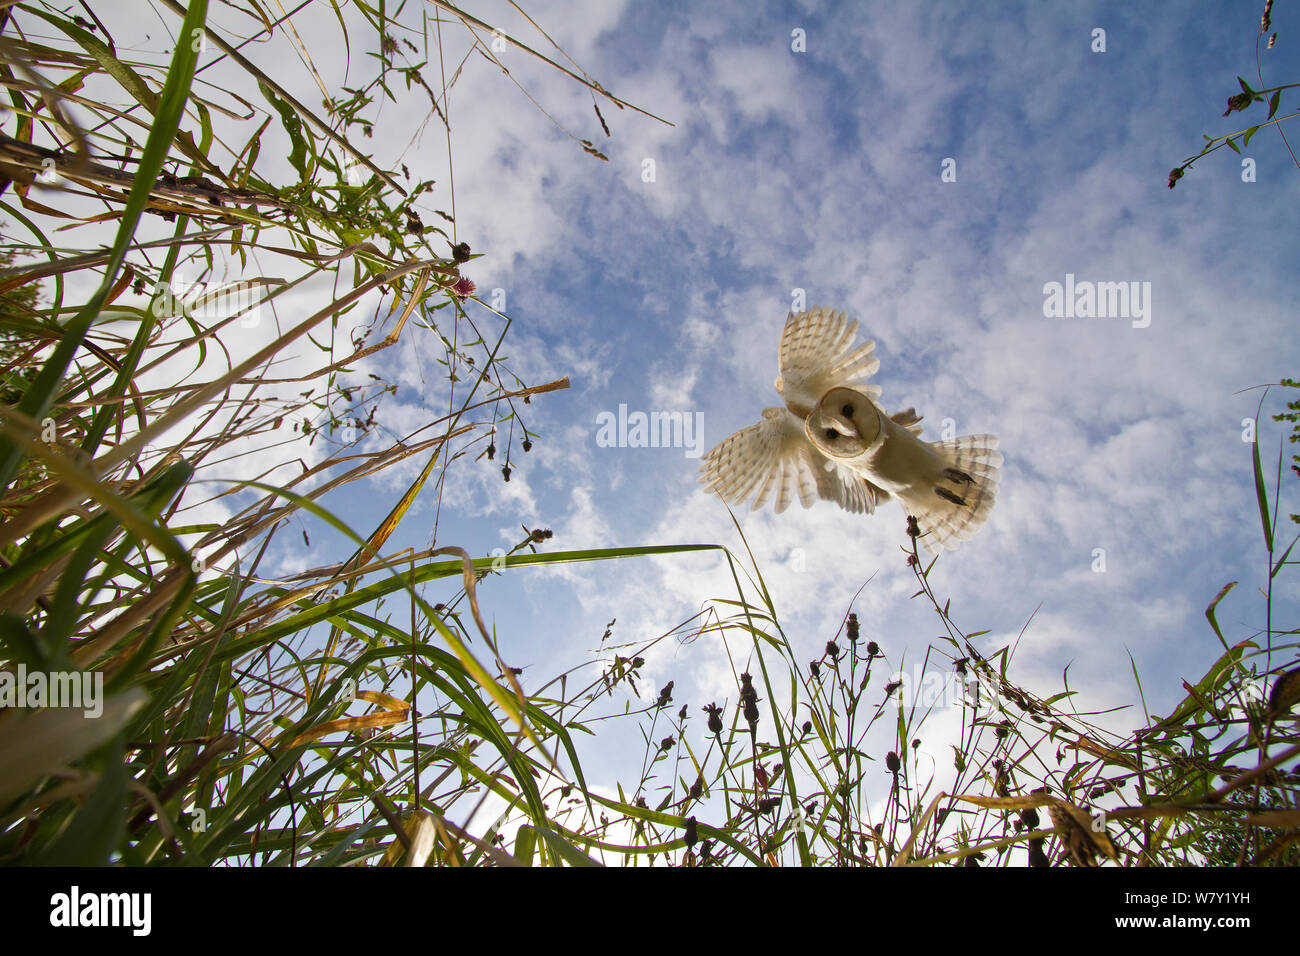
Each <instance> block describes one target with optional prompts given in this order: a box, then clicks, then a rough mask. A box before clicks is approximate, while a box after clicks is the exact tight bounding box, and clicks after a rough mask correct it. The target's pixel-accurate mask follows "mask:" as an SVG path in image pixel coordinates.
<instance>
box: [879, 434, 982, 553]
mask: <svg viewBox="0 0 1300 956" xmlns="http://www.w3.org/2000/svg"><path fill="white" fill-rule="evenodd" d="M931 447H932V448H934V449H935V450H936V451H937V452H939V454H940V455H942V456H943V458H944V461H945V463H946V465H945V468H944V472H943V476H942V478H940V480H939V482H938V483H937V484H936V485H935V487H934V489H933V490H932V493H931V494H930V495H928V496H926V495H924V494H922V495H920V496H917V497H915V498H914V499H913V500H910V501H906V502H903V507H904V508H905V509H906V510H907V513H908V514H911V515H914V516H915V517H916V520H917V525H918V526H919V527H920V530H921V543H922V544H923V545H925V547H926V550H928V551H929V552H930V553H931V554H938V553H939V552H940V551H941V550H943V549H944V548H949V549H956V548H957V547H958V546H959V545H960V544H961V542H963V541H965V540H966V539H967V538H969V537H971V535H973V534H974V533H975V532H976V531H978V530H979V529H980V526H981V525H983V524H984V522H985V521H987V520H988V517H989V513H990V512H991V511H992V510H993V501H994V499H995V498H996V497H997V490H998V466H1000V465H1001V464H1002V460H1003V459H1002V453H1001V452H1000V451H998V450H997V448H998V440H997V437H996V436H994V435H966V436H965V437H962V438H952V439H949V440H947V441H938V442H934V443H933V444H932V445H931Z"/></svg>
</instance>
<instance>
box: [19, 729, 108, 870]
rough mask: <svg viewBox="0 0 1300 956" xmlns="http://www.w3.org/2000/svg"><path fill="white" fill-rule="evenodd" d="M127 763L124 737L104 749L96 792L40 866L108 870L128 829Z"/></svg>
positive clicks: (47, 852)
mask: <svg viewBox="0 0 1300 956" xmlns="http://www.w3.org/2000/svg"><path fill="white" fill-rule="evenodd" d="M127 780H128V777H127V773H126V760H125V755H124V754H123V752H122V735H121V734H118V735H117V736H116V737H114V738H113V740H112V742H111V743H110V744H109V746H108V747H106V748H105V754H104V769H103V772H102V773H100V775H99V783H97V784H96V785H95V790H94V792H93V793H91V795H90V799H88V800H87V801H86V803H85V806H83V807H82V808H81V809H80V810H78V811H77V813H76V815H75V816H74V817H73V818H72V822H71V823H70V824H69V825H68V828H67V829H66V830H64V831H63V833H62V834H61V835H60V836H59V837H58V839H57V840H55V841H54V843H53V844H51V845H50V846H49V847H48V848H47V849H46V851H45V852H44V853H42V854H41V856H40V858H39V863H40V865H41V866H105V865H107V864H108V863H109V862H110V860H109V857H110V856H111V855H112V853H113V851H114V850H116V849H117V845H118V843H120V842H121V840H122V831H123V830H124V829H125V827H126V785H127Z"/></svg>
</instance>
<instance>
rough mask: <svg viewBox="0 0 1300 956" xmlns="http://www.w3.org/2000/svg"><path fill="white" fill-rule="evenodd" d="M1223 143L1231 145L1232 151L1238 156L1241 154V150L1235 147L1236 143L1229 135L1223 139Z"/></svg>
mask: <svg viewBox="0 0 1300 956" xmlns="http://www.w3.org/2000/svg"><path fill="white" fill-rule="evenodd" d="M1224 145H1225V146H1230V147H1232V151H1233V152H1234V153H1236V154H1237V155H1239V156H1240V155H1241V150H1239V149H1238V148H1237V144H1236V143H1234V142H1233V141H1232V137H1231V136H1229V137H1228V138H1227V139H1226V140H1224Z"/></svg>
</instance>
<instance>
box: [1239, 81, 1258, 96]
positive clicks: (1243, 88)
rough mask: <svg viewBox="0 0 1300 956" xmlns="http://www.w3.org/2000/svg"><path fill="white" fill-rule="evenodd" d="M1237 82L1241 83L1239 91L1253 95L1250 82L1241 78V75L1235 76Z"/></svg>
mask: <svg viewBox="0 0 1300 956" xmlns="http://www.w3.org/2000/svg"><path fill="white" fill-rule="evenodd" d="M1237 82H1238V83H1240V84H1241V92H1243V93H1247V94H1249V95H1251V96H1254V95H1255V91H1254V90H1252V89H1251V88H1250V84H1249V83H1247V82H1246V81H1245V80H1243V79H1242V78H1241V77H1237Z"/></svg>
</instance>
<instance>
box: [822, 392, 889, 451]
mask: <svg viewBox="0 0 1300 956" xmlns="http://www.w3.org/2000/svg"><path fill="white" fill-rule="evenodd" d="M803 427H804V434H805V435H807V436H808V440H809V441H810V442H812V444H813V447H815V448H816V449H817V450H818V451H820V452H821V453H822V454H823V455H826V456H827V457H828V458H839V459H846V458H856V457H858V456H859V455H861V454H862V453H863V452H865V451H866V450H867V449H868V448H870V447H871V446H872V444H874V443H875V441H876V439H877V438H878V437H879V436H880V412H879V411H878V410H877V409H876V405H875V403H874V402H873V401H871V399H869V398H867V396H865V395H863V394H862V393H861V392H856V391H854V390H853V389H851V388H832V389H831V390H830V391H829V392H827V393H826V394H825V395H823V396H822V399H821V401H820V402H818V403H817V407H816V408H814V409H813V410H812V413H811V414H810V415H809V416H808V418H807V419H806V420H805V421H804V426H803Z"/></svg>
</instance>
